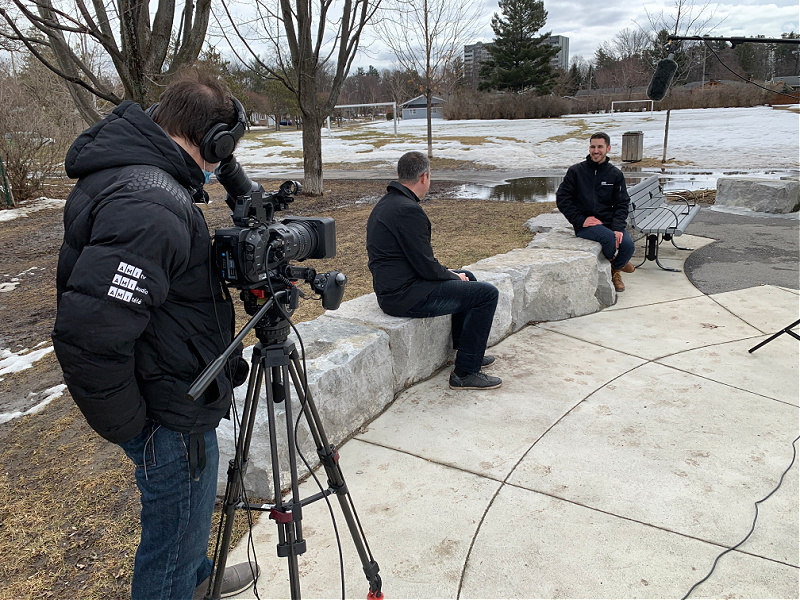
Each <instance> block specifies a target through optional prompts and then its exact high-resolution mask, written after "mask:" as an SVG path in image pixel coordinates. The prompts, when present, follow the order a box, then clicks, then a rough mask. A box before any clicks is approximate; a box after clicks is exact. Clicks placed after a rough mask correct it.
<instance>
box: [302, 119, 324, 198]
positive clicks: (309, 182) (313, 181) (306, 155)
mask: <svg viewBox="0 0 800 600" xmlns="http://www.w3.org/2000/svg"><path fill="white" fill-rule="evenodd" d="M321 130H322V119H321V118H320V115H318V114H316V112H306V113H304V114H303V172H304V177H305V180H304V181H303V194H305V195H307V196H322V192H323V188H322V132H321Z"/></svg>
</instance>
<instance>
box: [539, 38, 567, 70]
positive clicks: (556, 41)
mask: <svg viewBox="0 0 800 600" xmlns="http://www.w3.org/2000/svg"><path fill="white" fill-rule="evenodd" d="M545 43H547V44H550V45H551V46H557V47H558V54H556V55H555V56H554V57H553V58H551V59H550V66H551V67H553V68H554V69H561V70H562V71H568V70H569V38H568V37H566V36H564V35H551V36H550V37H549V38H547V40H546V42H545Z"/></svg>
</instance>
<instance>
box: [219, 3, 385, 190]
mask: <svg viewBox="0 0 800 600" xmlns="http://www.w3.org/2000/svg"><path fill="white" fill-rule="evenodd" d="M380 1H381V0H341V1H340V2H334V0H294V1H293V0H255V5H254V10H255V12H256V18H255V19H253V18H252V17H251V18H249V19H247V20H246V19H245V18H243V17H239V16H238V15H234V14H233V10H232V6H231V5H230V4H229V1H228V0H222V6H223V8H224V10H225V13H226V15H227V19H228V21H229V22H230V25H231V27H230V28H231V29H232V30H233V35H228V34H227V33H226V28H224V27H223V28H222V33H223V35H224V36H225V37H226V39H227V40H228V43H229V44H230V45H231V48H232V49H233V51H234V52H235V53H237V56H239V57H240V59H241V57H242V55H246V56H247V57H248V60H245V59H242V62H244V63H246V64H254V65H256V66H257V67H258V68H259V70H261V71H262V72H265V73H267V74H268V77H272V78H274V79H276V80H278V81H280V82H281V83H282V84H283V85H284V86H286V87H287V88H288V89H289V90H291V92H292V93H293V94H294V95H295V97H296V98H297V104H298V105H299V107H300V114H301V115H302V117H303V170H304V176H305V180H304V186H303V191H304V193H306V194H309V195H315V196H318V195H322V183H323V181H322V134H321V130H322V126H323V124H324V122H325V119H326V118H327V117H328V115H330V114H331V112H332V111H333V107H334V106H335V105H336V100H337V98H338V97H339V93H340V91H341V88H342V84H343V83H344V81H345V79H346V78H347V74H348V73H349V71H350V67H351V65H352V62H353V59H354V58H355V55H356V52H357V51H358V45H359V42H360V40H361V34H362V32H363V30H364V27H365V26H366V25H367V24H368V23H369V22H370V20H371V19H372V18H373V16H374V15H375V12H376V11H377V9H378V6H379V5H380ZM260 45H266V46H267V47H268V48H270V50H271V58H270V59H264V58H262V57H261V56H259V55H258V54H257V53H256V50H255V48H257V47H259V46H260ZM329 71H330V72H332V73H333V76H332V78H331V79H330V80H329V85H325V81H326V80H328V77H327V75H328V72H329Z"/></svg>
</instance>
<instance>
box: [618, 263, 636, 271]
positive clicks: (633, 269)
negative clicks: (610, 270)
mask: <svg viewBox="0 0 800 600" xmlns="http://www.w3.org/2000/svg"><path fill="white" fill-rule="evenodd" d="M635 270H636V267H634V266H633V263H628V264H626V265H625V266H624V267H622V268H621V269H620V271H622V272H623V273H633V272H634V271H635Z"/></svg>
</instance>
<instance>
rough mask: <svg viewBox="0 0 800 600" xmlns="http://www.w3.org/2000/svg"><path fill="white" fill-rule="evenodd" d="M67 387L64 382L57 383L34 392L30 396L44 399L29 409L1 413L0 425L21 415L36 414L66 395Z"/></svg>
mask: <svg viewBox="0 0 800 600" xmlns="http://www.w3.org/2000/svg"><path fill="white" fill-rule="evenodd" d="M66 389H67V386H66V385H64V384H63V383H62V384H60V385H57V386H55V387H51V388H48V389H46V390H44V391H42V392H39V393H38V394H33V393H31V394H29V397H31V396H44V399H43V400H41V401H39V402H38V403H36V404H35V405H34V406H32V407H31V408H29V409H28V410H24V411H22V410H15V411H13V412H7V413H0V425H2V424H3V423H7V422H8V421H11V420H13V419H19V418H20V417H24V416H26V415H34V414H36V413H38V412H40V411H41V410H42V409H43V408H44V407H45V406H47V405H48V404H50V403H51V402H52V401H53V400H55V399H56V398H59V397H61V396H63V395H64V390H66Z"/></svg>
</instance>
